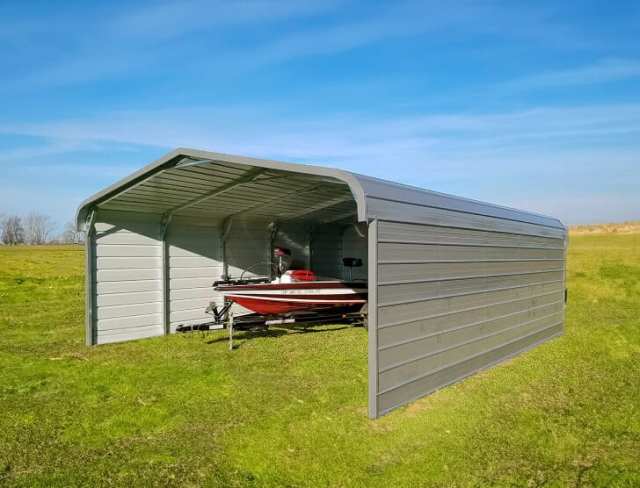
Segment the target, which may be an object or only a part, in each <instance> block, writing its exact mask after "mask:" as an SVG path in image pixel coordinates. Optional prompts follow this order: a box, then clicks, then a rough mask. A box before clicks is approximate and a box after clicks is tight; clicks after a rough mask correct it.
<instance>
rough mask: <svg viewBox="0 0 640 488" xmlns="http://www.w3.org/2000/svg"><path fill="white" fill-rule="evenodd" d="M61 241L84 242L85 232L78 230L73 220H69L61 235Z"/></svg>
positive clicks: (69, 242) (66, 242)
mask: <svg viewBox="0 0 640 488" xmlns="http://www.w3.org/2000/svg"><path fill="white" fill-rule="evenodd" d="M60 242H61V243H63V244H82V243H83V242H84V232H82V231H79V230H77V229H76V225H75V224H74V223H73V222H67V223H66V224H65V226H64V231H63V232H62V235H61V236H60Z"/></svg>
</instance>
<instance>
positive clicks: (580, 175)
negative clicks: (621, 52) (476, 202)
mask: <svg viewBox="0 0 640 488" xmlns="http://www.w3.org/2000/svg"><path fill="white" fill-rule="evenodd" d="M273 113H275V112H274V111H272V110H271V107H262V110H261V107H256V106H251V107H236V108H231V107H229V108H227V109H226V110H221V109H211V108H202V107H201V108H195V109H167V110H156V111H129V112H114V113H109V114H104V115H103V116H101V117H100V116H96V117H94V118H88V119H78V120H61V121H55V122H50V123H41V124H21V125H18V124H12V125H11V126H0V133H4V134H12V133H13V134H15V133H19V134H22V135H28V136H36V137H47V138H49V139H50V140H51V141H52V142H51V144H52V148H53V150H56V151H57V150H58V149H61V150H64V148H65V147H71V148H73V149H74V150H78V149H81V148H82V147H83V146H86V148H87V149H89V150H91V151H92V152H94V153H95V154H110V153H111V154H112V153H114V152H116V151H119V150H120V149H121V148H123V147H124V148H126V147H135V146H136V145H143V146H145V147H148V148H156V149H155V151H157V152H160V151H163V150H169V149H172V148H174V147H178V146H191V147H195V148H202V149H210V150H214V151H219V152H229V153H236V154H243V155H250V156H257V157H267V158H274V159H285V160H290V161H300V162H312V163H317V164H327V165H332V166H339V167H342V168H346V169H350V170H352V171H356V172H361V173H366V174H371V175H373V176H378V177H382V178H387V179H393V180H398V181H401V182H404V183H409V184H414V185H417V186H423V187H427V188H431V189H434V190H438V191H445V192H450V193H456V194H461V195H465V196H469V197H473V198H478V199H481V200H489V201H496V203H501V204H505V205H510V206H516V207H519V206H520V207H524V208H529V209H532V210H537V211H541V212H546V213H551V214H554V213H558V214H559V216H561V217H563V218H564V219H565V220H567V221H568V222H575V221H578V220H584V219H586V220H589V218H588V216H589V215H590V214H591V213H592V214H593V215H596V214H598V215H600V214H602V218H604V215H605V214H607V215H609V216H610V220H615V214H616V212H618V213H619V214H620V215H622V213H624V214H625V216H627V215H628V214H631V213H634V212H635V213H637V214H638V215H640V198H637V197H635V200H634V199H633V198H631V197H630V196H629V195H630V194H632V193H633V194H634V195H635V193H637V187H640V169H639V168H640V164H639V163H640V159H639V156H638V154H639V149H640V142H638V141H640V138H638V137H634V135H635V133H637V132H640V105H636V104H611V105H596V106H584V107H540V108H536V109H531V110H526V111H513V112H502V113H492V114H473V113H450V114H440V115H433V116H397V117H395V118H390V119H384V120H379V119H378V118H377V117H375V116H364V115H362V114H360V115H358V114H341V115H335V116H331V117H326V118H322V119H315V120H306V119H302V118H299V117H292V116H291V114H281V115H280V116H279V117H278V116H274V115H273ZM67 144H69V146H66V145H67ZM131 156H132V157H128V156H127V157H126V159H127V164H129V163H131V162H132V161H133V159H134V156H135V155H134V154H132V155H131ZM24 159H25V160H27V161H31V160H32V159H33V158H29V155H28V154H27V155H26V156H25V157H24ZM44 159H45V160H46V158H44ZM75 159H77V158H75ZM36 162H37V161H36ZM145 162H147V161H139V164H140V165H142V164H144V163H145ZM43 164H46V163H43ZM99 168H100V167H99V166H98V167H97V168H95V169H97V170H98V171H99ZM128 169H130V166H126V167H115V168H113V170H112V175H113V176H114V178H113V179H116V177H122V176H125V173H126V172H127V171H128ZM70 171H73V168H70ZM634 185H635V186H634ZM634 188H635V189H634ZM589 192H592V193H593V194H594V195H598V194H600V193H606V194H607V195H608V197H607V198H608V199H609V200H610V201H611V202H612V203H611V204H610V205H608V206H602V202H601V201H600V200H598V199H597V198H595V197H594V200H593V202H592V203H591V204H589V203H588V200H587V199H584V198H582V197H581V195H583V194H589ZM574 195H575V196H576V200H575V201H576V202H577V201H581V202H583V203H581V204H580V205H578V204H577V203H576V204H575V205H573V204H572V205H570V204H567V205H565V206H562V207H560V202H561V200H563V199H564V200H568V201H574V200H572V197H573V196H574ZM545 202H547V204H545ZM549 202H551V203H549ZM552 202H557V205H558V207H557V209H558V211H557V212H554V211H553V209H554V205H556V204H554V203H552ZM616 202H617V203H616ZM622 202H624V203H622ZM634 202H635V204H634ZM521 203H522V204H521ZM621 209H626V210H625V212H622V210H621ZM603 212H604V213H603ZM625 218H628V217H625Z"/></svg>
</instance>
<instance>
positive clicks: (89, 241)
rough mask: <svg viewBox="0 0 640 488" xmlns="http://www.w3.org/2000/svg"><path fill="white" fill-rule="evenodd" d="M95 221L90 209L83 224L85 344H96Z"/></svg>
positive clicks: (92, 211)
mask: <svg viewBox="0 0 640 488" xmlns="http://www.w3.org/2000/svg"><path fill="white" fill-rule="evenodd" d="M95 221H96V212H95V210H91V212H90V213H89V217H88V218H87V222H86V224H85V229H84V232H85V237H84V246H85V252H84V254H85V259H86V272H85V291H84V293H85V301H86V304H85V342H86V344H87V346H95V344H96V331H95V326H94V324H95V320H94V319H95V309H96V304H95V290H94V285H95V282H96V280H95V273H96V267H95Z"/></svg>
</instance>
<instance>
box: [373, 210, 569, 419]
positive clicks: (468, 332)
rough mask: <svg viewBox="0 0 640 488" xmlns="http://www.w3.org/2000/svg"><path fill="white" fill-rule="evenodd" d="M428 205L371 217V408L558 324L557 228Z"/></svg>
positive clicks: (491, 359)
mask: <svg viewBox="0 0 640 488" xmlns="http://www.w3.org/2000/svg"><path fill="white" fill-rule="evenodd" d="M429 212H431V210H427V211H426V212H425V214H426V215H424V216H423V218H424V219H425V221H428V222H429V225H417V224H407V223H398V222H388V221H384V220H381V221H378V224H377V225H378V232H377V234H376V238H377V244H376V247H375V250H376V254H377V257H376V261H377V270H376V279H377V285H378V286H377V287H376V288H377V302H378V303H377V308H376V322H375V326H376V336H375V337H376V356H377V357H376V368H377V376H376V381H375V385H376V389H377V390H376V413H377V414H382V413H384V412H386V411H388V410H390V409H392V408H395V407H397V406H399V405H402V404H404V403H407V402H408V401H410V400H412V399H415V398H417V397H419V396H422V395H424V394H427V393H429V392H430V391H433V390H434V389H436V388H439V387H441V386H444V385H446V384H448V383H451V382H452V381H455V380H457V379H460V378H462V377H464V376H467V375H469V374H471V373H473V372H474V371H476V370H478V369H481V368H483V367H487V366H489V365H491V364H493V363H495V362H497V361H499V360H501V359H503V358H505V357H508V356H510V355H512V354H514V353H517V352H518V351H520V350H523V349H526V348H528V347H531V346H532V345H533V344H536V343H538V342H540V341H542V340H544V339H548V338H550V337H553V336H555V335H557V334H558V333H560V332H561V331H562V323H563V310H564V301H563V297H564V283H563V281H564V275H563V273H564V240H563V239H564V233H563V232H562V231H556V230H555V229H553V230H551V232H550V229H549V228H547V227H542V228H541V227H540V226H538V225H535V224H528V223H527V224H523V223H514V222H512V221H498V219H496V218H494V217H481V218H480V217H478V216H475V215H469V216H467V217H466V220H465V218H464V215H462V214H460V215H456V218H455V219H454V218H451V220H450V222H451V224H452V226H451V227H445V226H444V223H445V222H446V221H445V220H441V221H439V222H438V225H433V224H434V223H436V222H435V220H436V219H431V218H429ZM456 213H458V212H456ZM438 218H442V219H444V216H443V215H440V214H438ZM481 225H483V226H484V228H482V229H476V227H478V226H481ZM507 231H508V232H507ZM516 231H520V232H522V234H518V233H517V232H516ZM558 232H560V234H558ZM546 234H549V235H548V236H545V237H543V236H544V235H546ZM370 326H371V325H370Z"/></svg>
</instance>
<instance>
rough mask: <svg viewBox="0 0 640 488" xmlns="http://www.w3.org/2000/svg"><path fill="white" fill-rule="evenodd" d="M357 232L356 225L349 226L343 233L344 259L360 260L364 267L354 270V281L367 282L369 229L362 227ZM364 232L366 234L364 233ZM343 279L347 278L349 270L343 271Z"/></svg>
mask: <svg viewBox="0 0 640 488" xmlns="http://www.w3.org/2000/svg"><path fill="white" fill-rule="evenodd" d="M360 227H362V228H359V229H358V230H356V228H355V227H354V225H349V226H348V227H346V228H345V229H344V230H343V232H342V257H343V258H347V257H351V258H360V259H362V266H361V267H359V268H353V269H352V278H353V279H354V280H366V279H367V276H368V274H369V262H368V259H367V252H368V251H367V229H366V227H364V226H360ZM363 231H364V233H363ZM342 277H343V278H347V270H346V269H343V270H342Z"/></svg>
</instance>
